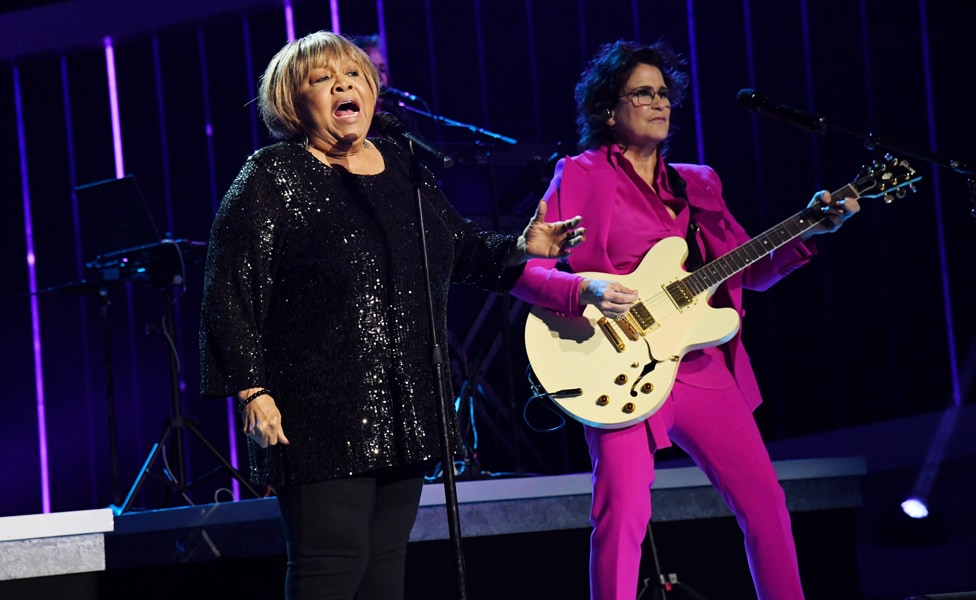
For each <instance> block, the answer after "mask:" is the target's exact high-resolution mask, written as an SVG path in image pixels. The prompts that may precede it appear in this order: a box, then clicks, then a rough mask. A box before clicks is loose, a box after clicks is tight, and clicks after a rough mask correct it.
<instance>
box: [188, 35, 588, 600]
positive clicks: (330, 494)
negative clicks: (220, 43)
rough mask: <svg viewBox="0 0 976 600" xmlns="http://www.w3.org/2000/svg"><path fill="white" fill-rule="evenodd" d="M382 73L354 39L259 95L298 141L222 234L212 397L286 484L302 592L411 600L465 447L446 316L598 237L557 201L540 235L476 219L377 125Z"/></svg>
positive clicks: (292, 561) (298, 592) (262, 466)
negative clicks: (461, 293)
mask: <svg viewBox="0 0 976 600" xmlns="http://www.w3.org/2000/svg"><path fill="white" fill-rule="evenodd" d="M378 85H379V82H378V75H377V72H376V69H375V68H374V67H373V65H372V63H371V62H370V60H369V58H368V57H367V56H366V54H365V53H363V52H362V51H361V50H360V49H359V48H358V47H356V46H355V45H354V44H352V43H351V42H350V41H349V40H348V39H347V38H345V37H343V36H341V35H337V34H333V33H329V32H317V33H312V34H309V35H307V36H305V37H303V38H301V39H298V40H296V41H294V42H291V43H288V44H286V45H285V46H284V47H282V48H281V50H280V51H279V52H278V53H277V54H276V55H275V56H274V57H273V58H272V59H271V62H270V64H269V65H268V66H267V69H266V70H265V72H264V75H263V76H262V78H261V84H260V96H259V107H260V112H261V116H262V118H263V120H264V123H265V124H266V125H267V127H268V129H269V131H270V132H271V133H272V135H273V136H274V138H276V139H277V140H279V141H277V142H276V143H274V144H272V145H269V146H266V147H264V148H262V149H259V150H258V151H256V152H255V153H254V154H252V155H251V156H250V157H249V158H248V159H247V161H246V162H245V163H244V165H243V167H242V168H241V170H240V172H239V174H238V175H237V177H236V179H235V180H234V182H233V184H232V185H231V186H230V188H229V190H228V191H227V193H226V195H225V196H224V198H223V200H222V202H221V204H220V207H219V209H218V211H217V214H216V215H215V218H214V222H213V225H212V230H211V238H210V243H209V248H208V255H207V261H206V267H205V281H204V290H203V303H202V313H201V323H200V345H201V363H202V385H201V389H202V394H203V395H204V396H205V397H226V396H231V395H233V396H236V398H237V401H238V402H237V404H238V408H239V410H240V412H241V417H242V421H243V430H244V433H245V434H246V436H247V442H248V450H249V460H250V477H251V480H252V481H253V482H254V483H255V484H257V485H260V486H270V487H271V488H273V491H274V492H275V493H276V494H277V496H278V502H279V505H280V508H281V515H282V521H283V524H284V531H285V539H286V544H287V555H288V569H287V576H286V582H285V589H286V597H287V598H289V599H290V600H302V599H306V598H312V597H314V598H317V599H320V598H329V599H343V600H351V599H352V598H354V597H355V598H356V599H357V600H369V599H377V600H379V599H382V600H391V599H394V600H395V599H397V598H402V597H403V594H404V569H405V555H406V546H407V541H408V538H409V534H410V530H411V528H412V526H413V523H414V519H415V517H416V514H417V510H418V506H419V501H420V492H421V487H422V485H423V482H424V473H425V471H426V470H427V469H428V468H429V466H430V465H431V464H432V463H433V462H436V461H438V460H450V457H444V456H442V452H441V448H440V440H441V439H442V437H441V435H440V432H441V430H440V427H439V421H438V418H437V415H438V411H439V409H440V404H439V394H438V390H437V389H436V388H437V379H438V378H437V377H435V374H434V368H433V358H432V357H433V355H434V352H433V345H432V344H433V341H434V340H433V339H432V338H433V336H432V334H431V324H430V323H429V320H430V318H433V319H434V320H435V323H434V326H435V327H436V332H437V336H438V339H439V340H444V339H446V338H445V333H446V321H447V301H448V288H449V285H450V284H451V283H453V282H463V283H469V284H473V285H478V286H481V287H484V288H486V289H491V290H497V291H505V290H507V289H508V288H510V287H511V285H512V284H514V282H515V280H516V278H517V277H518V275H519V274H520V272H521V269H522V267H523V264H524V261H525V260H527V259H528V258H529V257H530V256H548V257H557V256H564V255H567V254H569V253H570V252H571V251H572V250H571V249H572V247H574V246H576V245H577V244H579V243H580V242H581V241H582V239H583V237H584V235H585V230H584V229H583V228H582V227H577V225H578V223H579V220H578V219H571V220H568V221H563V222H560V223H552V224H550V223H545V222H544V220H543V219H544V216H545V212H546V206H545V204H544V203H540V204H539V209H538V212H537V214H536V215H535V216H534V217H533V219H532V221H531V222H530V223H529V225H528V226H527V227H526V229H525V231H524V232H523V234H522V235H521V236H516V235H502V234H498V233H494V232H488V231H484V230H481V229H480V228H478V227H477V226H476V225H475V224H474V223H473V222H471V221H469V220H467V219H463V218H462V217H461V216H460V215H459V214H458V213H457V212H456V211H455V210H454V209H453V208H452V206H451V205H450V204H449V203H448V201H447V200H446V199H445V198H444V196H443V195H442V193H441V191H440V189H439V188H438V186H437V185H436V183H435V180H434V178H433V176H432V174H431V172H430V171H429V170H428V169H426V168H425V167H423V166H422V165H419V164H416V163H415V161H414V159H413V157H412V156H410V155H409V154H408V153H407V152H406V150H404V149H402V148H401V147H400V146H398V145H396V144H395V143H393V142H392V141H389V140H386V139H367V137H366V135H367V131H368V130H369V128H370V124H371V122H372V119H373V110H374V105H375V101H376V94H377V89H378ZM415 169H418V170H419V175H420V181H419V189H420V191H421V195H422V206H423V223H424V231H425V237H426V244H427V245H426V250H427V255H428V257H429V263H430V277H431V280H430V281H431V291H432V296H433V306H428V302H427V294H426V291H425V286H424V282H425V275H424V264H423V263H424V252H423V250H424V248H422V247H421V239H422V238H421V237H420V235H419V228H418V215H417V209H418V207H417V201H416V198H415V187H414V183H413V181H414V179H413V178H412V174H413V173H414V170H415ZM445 355H446V349H445ZM447 381H450V377H449V376H448V377H447ZM447 385H449V384H447ZM446 393H449V391H448V392H446ZM451 417H453V415H451ZM451 420H452V423H451V431H450V432H449V433H450V436H451V437H452V438H453V439H455V440H457V439H459V435H458V433H457V430H456V429H457V424H456V423H455V422H453V419H451Z"/></svg>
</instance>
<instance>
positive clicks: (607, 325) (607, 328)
mask: <svg viewBox="0 0 976 600" xmlns="http://www.w3.org/2000/svg"><path fill="white" fill-rule="evenodd" d="M596 323H597V325H599V326H600V331H602V332H603V335H605V336H607V339H608V340H610V343H611V344H613V347H614V348H615V349H616V350H617V352H623V351H624V350H625V349H626V348H627V346H626V345H624V341H623V340H622V339H620V336H619V335H617V332H616V331H615V330H614V328H613V323H611V322H610V320H609V319H607V318H606V317H600V320H599V321H597V322H596Z"/></svg>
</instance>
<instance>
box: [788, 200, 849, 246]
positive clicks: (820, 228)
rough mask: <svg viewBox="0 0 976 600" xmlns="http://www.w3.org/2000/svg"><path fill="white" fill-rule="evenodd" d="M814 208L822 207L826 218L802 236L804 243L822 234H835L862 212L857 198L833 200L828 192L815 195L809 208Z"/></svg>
mask: <svg viewBox="0 0 976 600" xmlns="http://www.w3.org/2000/svg"><path fill="white" fill-rule="evenodd" d="M814 206H820V210H821V211H823V215H824V217H826V218H825V219H824V220H823V221H821V222H820V223H818V224H817V225H815V226H814V227H813V228H812V229H810V230H808V231H807V232H806V233H804V234H803V235H802V236H800V239H802V240H804V241H806V240H808V239H810V238H811V237H813V236H815V235H820V234H821V233H833V232H835V231H837V230H838V229H840V226H841V225H843V224H844V221H846V220H847V219H850V218H851V217H853V216H854V215H855V214H857V212H858V211H859V210H861V205H860V204H859V203H858V201H857V198H855V197H853V196H851V197H847V198H838V199H837V200H833V199H832V198H831V197H830V192H828V191H827V190H823V191H821V192H817V193H816V194H814V195H813V200H810V204H808V205H807V208H813V207H814Z"/></svg>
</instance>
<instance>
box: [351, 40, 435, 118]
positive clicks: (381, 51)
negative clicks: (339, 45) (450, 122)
mask: <svg viewBox="0 0 976 600" xmlns="http://www.w3.org/2000/svg"><path fill="white" fill-rule="evenodd" d="M351 39H352V42H353V43H354V44H356V45H357V46H359V47H360V48H362V49H363V52H365V53H366V55H367V56H369V60H370V61H371V62H372V63H373V66H375V67H376V72H377V73H378V74H379V96H378V98H377V101H376V102H377V109H376V110H378V111H383V112H388V113H390V114H391V115H393V116H394V117H396V119H397V120H398V121H400V122H401V123H403V125H404V126H405V127H406V128H407V129H408V130H410V131H418V126H417V119H416V118H414V113H413V112H412V111H411V110H410V109H409V108H406V107H405V106H404V105H403V104H401V102H402V101H403V100H404V99H403V98H401V96H400V94H401V93H404V92H400V90H397V89H396V88H393V87H391V86H392V85H393V83H392V81H393V77H392V75H391V74H390V66H389V61H388V60H387V54H386V48H385V47H384V45H383V43H382V41H381V39H380V36H379V35H377V34H375V33H374V34H369V35H355V36H352V38H351ZM415 102H421V103H422V102H423V100H421V99H420V98H415ZM424 108H426V104H424ZM426 112H429V110H427V111H426ZM370 135H376V134H375V132H370ZM425 137H426V136H425Z"/></svg>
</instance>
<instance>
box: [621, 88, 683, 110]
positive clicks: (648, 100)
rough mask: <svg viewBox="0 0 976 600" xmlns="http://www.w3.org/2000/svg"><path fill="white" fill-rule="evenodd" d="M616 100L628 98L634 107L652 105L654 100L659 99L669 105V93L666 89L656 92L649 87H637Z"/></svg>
mask: <svg viewBox="0 0 976 600" xmlns="http://www.w3.org/2000/svg"><path fill="white" fill-rule="evenodd" d="M618 98H630V103H631V104H633V105H634V106H650V105H652V104H654V99H655V98H660V99H661V100H663V101H664V102H667V103H668V104H671V96H670V92H668V88H666V87H662V88H659V89H657V90H655V89H654V88H650V87H639V88H637V89H636V90H634V91H632V92H627V93H626V94H621V95H620V96H618Z"/></svg>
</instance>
